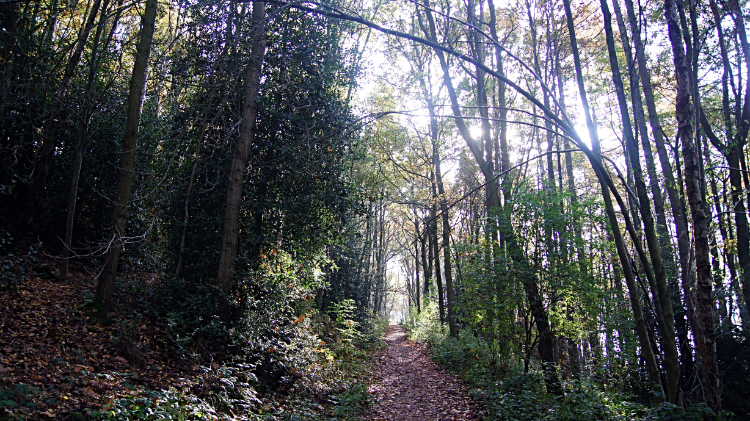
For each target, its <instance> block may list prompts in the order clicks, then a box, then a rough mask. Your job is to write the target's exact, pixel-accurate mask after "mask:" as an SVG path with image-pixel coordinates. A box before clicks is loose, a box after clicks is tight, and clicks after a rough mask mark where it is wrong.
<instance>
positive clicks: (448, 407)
mask: <svg viewBox="0 0 750 421" xmlns="http://www.w3.org/2000/svg"><path fill="white" fill-rule="evenodd" d="M384 340H385V342H386V343H387V344H388V348H387V349H386V350H384V351H382V352H380V353H378V354H377V355H376V357H375V364H374V372H375V382H374V383H373V385H372V386H370V388H369V389H368V392H369V393H370V394H372V395H373V397H374V400H375V401H376V404H375V405H373V410H372V412H371V413H370V414H369V415H368V417H367V418H366V419H367V420H368V421H386V420H387V421H397V420H398V421H410V420H414V421H459V420H460V421H464V420H478V419H479V416H478V415H477V414H478V413H479V410H478V407H477V404H476V403H475V402H474V401H473V400H472V398H471V397H470V396H469V390H468V388H467V387H466V385H464V384H463V383H461V382H460V381H459V380H458V379H456V378H454V377H453V376H451V375H449V374H447V373H446V372H445V371H444V370H442V369H441V368H439V367H438V366H437V364H435V363H434V362H432V361H431V360H430V358H429V355H428V352H427V350H426V349H425V347H424V346H423V345H420V344H417V343H415V342H411V341H409V340H407V339H406V330H404V328H403V327H401V326H390V327H389V328H388V330H387V331H386V334H385V337H384Z"/></svg>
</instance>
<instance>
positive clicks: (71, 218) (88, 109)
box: [60, 0, 117, 281]
mask: <svg viewBox="0 0 750 421" xmlns="http://www.w3.org/2000/svg"><path fill="white" fill-rule="evenodd" d="M108 12H109V0H104V5H103V6H102V13H101V17H100V18H99V24H98V25H97V27H96V34H95V35H94V44H93V45H92V46H91V58H90V60H89V61H90V63H89V77H88V81H87V82H86V90H85V91H84V95H83V98H84V106H83V118H81V122H80V124H81V126H80V127H79V129H78V139H77V141H76V150H75V160H74V162H73V175H72V177H71V180H70V196H69V198H68V215H67V218H66V222H65V239H64V240H63V243H64V245H63V252H62V258H61V262H60V279H61V280H63V281H64V280H66V279H67V278H68V267H69V264H70V252H71V247H72V246H73V224H74V222H75V214H76V202H77V201H78V183H79V181H80V178H81V167H82V165H83V153H84V151H85V149H86V146H87V145H88V143H89V141H88V129H89V122H90V120H91V115H92V113H93V111H92V107H93V105H92V104H91V93H92V90H93V85H94V78H95V76H96V71H97V68H98V66H97V64H98V63H97V62H98V57H97V54H98V52H99V41H100V39H101V36H102V32H103V31H104V26H105V24H106V23H107V14H108ZM116 24H117V21H115V22H114V23H113V25H116ZM106 45H108V44H105V48H106Z"/></svg>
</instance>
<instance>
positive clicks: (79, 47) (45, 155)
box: [24, 0, 150, 227]
mask: <svg viewBox="0 0 750 421" xmlns="http://www.w3.org/2000/svg"><path fill="white" fill-rule="evenodd" d="M99 6H101V0H94V4H93V5H92V6H91V10H90V12H89V15H88V18H87V19H86V23H85V24H84V26H83V27H82V28H81V33H80V34H79V35H78V40H77V41H76V47H75V50H73V54H72V55H71V56H70V58H69V59H68V63H67V65H66V66H65V71H64V73H63V77H62V79H61V80H60V86H58V88H57V93H56V94H55V97H54V100H53V101H54V102H53V104H52V110H51V111H50V114H49V118H48V119H47V127H46V128H45V131H44V138H43V140H42V147H41V150H40V152H39V159H38V160H37V173H36V175H35V177H34V184H33V187H32V189H31V192H30V196H29V200H28V205H27V208H26V215H25V221H24V223H25V224H26V226H27V227H29V226H30V225H31V223H32V222H33V221H34V216H35V215H36V212H37V210H38V207H39V200H40V198H41V197H42V193H43V191H44V187H45V185H46V184H47V176H48V175H49V171H50V167H51V165H52V156H53V154H54V151H55V146H56V145H57V128H58V126H59V122H58V120H59V119H60V118H61V116H60V114H61V113H62V108H63V104H64V103H65V98H66V97H67V93H68V87H69V86H70V81H71V79H72V78H73V74H74V73H75V70H76V68H77V67H78V63H79V62H80V61H81V55H83V50H84V48H85V47H86V41H87V40H88V37H89V34H90V33H91V30H92V29H93V28H94V25H95V23H96V17H97V16H98V13H99ZM149 48H150V46H149ZM129 194H130V193H129V189H128V195H129Z"/></svg>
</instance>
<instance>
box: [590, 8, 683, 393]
mask: <svg viewBox="0 0 750 421" xmlns="http://www.w3.org/2000/svg"><path fill="white" fill-rule="evenodd" d="M600 5H601V8H602V13H603V14H604V30H605V33H606V40H607V49H608V51H609V62H610V67H611V68H612V79H613V82H614V85H615V91H616V93H617V100H618V103H619V105H620V116H621V120H622V125H623V128H624V131H625V142H626V145H627V148H628V151H629V155H630V162H631V164H632V167H633V175H634V178H635V185H636V192H637V195H638V201H639V204H640V213H641V215H642V216H643V226H644V231H645V233H646V241H647V244H648V250H649V255H650V257H651V263H652V265H653V270H654V277H655V284H656V288H655V289H653V291H652V293H653V295H654V302H657V299H656V298H657V297H658V303H659V305H657V310H660V311H657V314H656V317H657V320H658V322H659V333H660V336H661V340H662V350H663V352H664V362H663V363H664V368H665V369H666V372H667V397H668V399H669V402H670V403H673V404H676V405H678V406H681V405H682V392H681V391H680V361H679V355H678V353H677V341H676V339H675V334H674V313H673V311H672V301H671V299H672V298H671V294H670V292H669V285H668V284H667V273H666V268H665V267H664V264H663V261H662V257H661V250H660V244H659V239H658V238H657V235H656V229H655V224H654V218H653V215H652V213H651V200H650V198H649V196H648V191H647V189H646V184H645V182H644V178H643V171H642V170H641V162H640V158H639V153H638V145H637V144H636V141H635V136H634V135H633V129H632V127H631V125H630V114H629V112H628V108H627V100H626V98H625V87H624V85H623V82H622V76H621V73H620V67H619V64H618V62H617V51H616V50H615V40H614V36H613V31H612V16H611V14H610V12H609V6H608V5H607V2H606V0H601V1H600ZM653 181H654V182H655V180H653ZM656 189H657V190H658V184H657V185H656Z"/></svg>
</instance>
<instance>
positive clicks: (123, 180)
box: [96, 0, 158, 309]
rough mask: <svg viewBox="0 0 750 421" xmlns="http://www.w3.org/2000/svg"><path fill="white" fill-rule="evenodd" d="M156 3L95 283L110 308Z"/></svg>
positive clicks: (150, 10) (139, 57)
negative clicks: (100, 263) (104, 247)
mask: <svg viewBox="0 0 750 421" xmlns="http://www.w3.org/2000/svg"><path fill="white" fill-rule="evenodd" d="M157 3H158V0H146V8H145V10H144V13H143V18H142V20H141V22H142V28H141V34H140V39H139V40H138V46H137V47H136V55H135V63H134V65H133V74H132V75H131V77H130V88H129V92H128V114H127V120H126V122H125V134H124V136H123V141H122V154H121V158H120V177H119V181H118V184H117V195H116V196H115V208H114V212H113V213H112V228H111V231H110V235H109V245H108V247H107V251H106V253H105V254H104V268H103V269H102V274H101V276H100V278H99V284H98V285H97V287H96V296H97V298H98V299H99V300H100V301H101V302H102V303H103V304H104V307H105V308H106V309H109V308H111V304H112V303H111V300H112V293H113V292H114V286H115V277H116V276H117V268H118V265H119V263H120V253H121V252H122V248H123V236H124V235H125V229H126V227H127V222H128V210H129V208H130V190H131V187H132V185H133V168H134V167H135V153H136V150H137V148H138V126H139V124H140V121H141V107H142V105H143V98H144V94H145V91H146V75H147V72H146V70H147V69H148V58H149V55H150V54H151V41H152V40H153V38H154V29H155V23H156V9H157Z"/></svg>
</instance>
